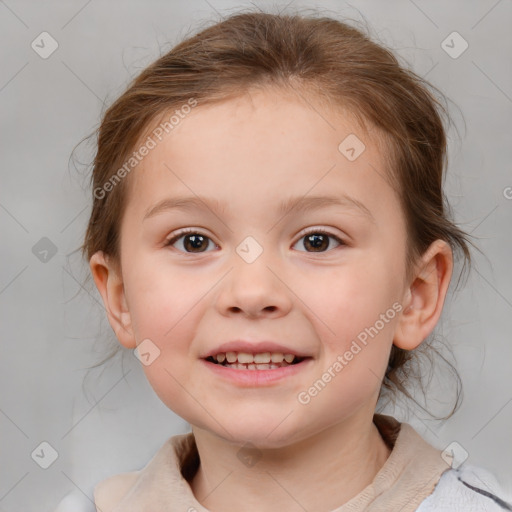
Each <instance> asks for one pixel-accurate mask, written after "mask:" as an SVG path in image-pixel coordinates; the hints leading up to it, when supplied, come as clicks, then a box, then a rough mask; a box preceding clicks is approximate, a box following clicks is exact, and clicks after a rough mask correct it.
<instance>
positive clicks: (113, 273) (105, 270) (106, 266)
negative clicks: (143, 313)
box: [89, 251, 136, 348]
mask: <svg viewBox="0 0 512 512" xmlns="http://www.w3.org/2000/svg"><path fill="white" fill-rule="evenodd" d="M89 266H90V269H91V273H92V276H93V278H94V282H95V284H96V287H97V288H98V291H99V292H100V295H101V298H102V299H103V304H104V306H105V310H106V313H107V317H108V321H109V323H110V326H111V327H112V329H113V330H114V332H115V334H116V337H117V339H118V340H119V343H121V345H123V346H125V347H126V348H135V347H136V342H135V336H134V334H133V329H132V323H131V315H130V312H129V310H128V306H127V303H126V297H125V293H124V283H123V280H122V276H121V275H119V274H120V273H119V272H118V271H117V270H116V269H115V268H114V266H113V265H112V264H111V263H110V262H109V258H108V256H107V255H105V254H104V253H103V251H98V252H96V253H95V254H93V255H92V257H91V259H90V261H89Z"/></svg>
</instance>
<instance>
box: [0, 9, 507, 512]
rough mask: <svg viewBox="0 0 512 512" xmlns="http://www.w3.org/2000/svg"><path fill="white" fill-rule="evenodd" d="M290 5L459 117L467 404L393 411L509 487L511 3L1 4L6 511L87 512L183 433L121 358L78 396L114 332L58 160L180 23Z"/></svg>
mask: <svg viewBox="0 0 512 512" xmlns="http://www.w3.org/2000/svg"><path fill="white" fill-rule="evenodd" d="M287 4H290V5H289V8H288V10H293V9H294V8H300V7H306V8H308V7H310V8H315V7H320V8H322V9H326V14H327V15H329V14H337V15H338V16H339V17H343V16H348V17H350V18H355V19H361V15H360V13H361V14H362V15H363V16H364V17H365V18H366V19H367V20H368V22H369V23H370V25H371V26H372V27H373V31H374V33H375V34H376V35H378V37H379V38H380V40H381V41H382V42H384V43H386V44H388V45H390V46H391V47H393V48H394V49H395V50H396V52H397V53H398V54H399V55H401V56H403V57H404V58H405V59H407V60H408V61H409V62H410V63H411V65H412V67H413V69H414V70H415V71H416V72H418V73H419V74H420V75H422V76H426V77H427V78H428V79H429V80H430V81H431V82H432V83H433V84H434V85H436V86H438V87H439V88H440V89H441V90H442V91H443V92H444V93H445V94H446V95H447V96H448V97H449V98H450V99H451V100H452V101H453V102H454V104H455V105H457V106H458V107H459V108H460V111H459V110H458V109H457V108H453V109H452V115H453V116H454V118H455V120H456V123H457V126H458V127H459V131H460V138H459V137H458V135H457V133H456V132H455V131H454V130H453V129H452V130H450V167H449V176H448V179H447V193H448V197H449V199H450V201H451V204H452V205H453V208H454V212H455V219H456V221H457V222H458V223H460V225H461V226H462V227H463V228H464V229H466V230H467V231H468V232H471V233H472V234H473V235H474V236H477V237H478V238H479V246H480V248H481V249H482V250H483V251H484V253H485V257H483V256H481V255H479V254H478V253H476V252H474V257H475V268H474V271H473V272H472V274H471V277H470V278H469V280H468V281H467V284H466V286H465V287H464V288H462V289H461V291H459V292H457V293H456V294H455V295H453V296H451V297H450V299H449V300H448V303H447V305H446V309H445V311H444V313H443V319H442V322H441V324H440V325H439V329H438V333H439V334H440V335H442V336H443V337H444V339H446V340H447V342H448V343H449V345H450V346H451V347H452V348H453V350H454V353H455V356H456V360H457V367H458V369H459V371H460V373H461V375H462V378H463V382H464V389H465V394H464V402H463V405H462V407H461V409H460V410H459V411H458V412H457V413H456V415H455V416H454V417H452V418H451V419H449V420H447V421H432V420H431V419H429V418H428V416H427V415H426V414H424V413H422V412H421V411H418V410H417V411H413V412H412V413H410V414H409V415H408V416H407V417H404V416H401V415H400V414H401V413H400V412H399V411H397V412H396V414H397V415H398V416H399V417H400V419H403V418H405V419H406V420H407V421H408V422H409V423H411V424H412V425H413V426H414V427H415V428H416V429H417V430H418V431H419V432H420V433H421V434H422V435H423V436H424V437H425V438H426V439H427V440H428V441H430V442H431V443H432V444H434V445H435V446H437V447H438V448H441V449H443V448H444V447H446V446H447V445H448V444H449V443H451V442H452V441H457V442H458V443H459V444H460V445H461V446H462V447H463V448H464V449H465V450H466V451H467V452H468V454H469V458H468V461H467V463H471V464H476V465H480V466H483V467H486V468H487V469H489V470H490V471H492V472H493V473H494V474H495V475H496V476H497V477H498V479H499V480H500V481H501V482H502V484H503V485H504V486H505V487H507V488H508V490H509V491H510V490H511V489H512V486H511V484H510V482H511V481H512V465H511V462H510V461H511V460H512V428H511V427H512V403H511V402H512V386H511V384H512V376H511V372H510V363H511V360H512V357H511V356H512V343H511V335H510V332H511V328H512V322H511V318H512V274H511V272H510V268H509V265H510V254H511V249H512V237H511V230H510V226H511V224H512V199H510V198H511V197H512V189H508V188H507V187H511V186H512V173H511V164H510V162H511V161H512V150H511V137H510V136H511V129H510V121H511V120H512V116H511V114H512V80H511V78H512V59H511V58H510V55H512V37H511V35H510V26H511V22H512V3H511V2H510V1H507V0H500V1H496V0H488V1H487V0H485V1H484V0H482V1H467V0H464V1H463V0H459V1H453V0H452V1H446V0H439V1H428V2H427V1H425V0H423V1H420V0H415V1H414V2H413V1H412V0H411V1H405V0H404V1H387V2H382V1H381V0H371V1H370V0H366V1H359V2H353V3H352V4H349V3H347V2H342V1H337V2H335V1H324V2H313V1H309V2H301V1H299V0H295V1H292V2H272V3H271V2H252V3H249V2H232V1H222V0H209V1H206V0H194V1H188V2H178V1H150V2H135V1H131V2H127V1H125V2H121V1H109V2H106V1H101V0H92V1H84V0H76V1H65V2H64V1H61V2H58V1H45V2H36V1H30V2H29V1H15V0H5V1H0V34H1V35H0V39H1V42H2V44H1V47H0V48H1V49H0V52H1V59H2V60H1V62H2V71H1V75H0V76H1V78H0V109H1V121H2V122H1V138H0V141H1V148H2V151H1V158H2V162H1V171H0V172H1V180H2V181H1V184H2V186H1V188H0V226H1V233H2V240H3V244H2V247H1V256H2V260H1V261H2V265H1V268H0V308H1V326H2V329H1V334H2V345H1V347H2V357H1V359H0V365H1V371H0V383H1V389H2V393H1V396H0V432H1V436H0V454H1V457H2V459H1V463H0V512H18V511H24V512H26V511H30V510H37V511H39V512H41V511H50V510H55V508H56V507H57V504H58V503H59V502H60V500H62V499H63V497H64V496H66V495H68V494H69V493H74V494H75V495H76V496H78V497H81V498H82V500H83V501H84V503H89V504H90V502H89V501H88V500H87V499H86V498H85V497H86V496H89V497H90V496H92V494H91V493H92V488H93V486H94V484H95V483H97V482H98V481H99V480H101V479H103V478H105V477H107V476H109V475H111V474H114V473H118V472H122V471H129V470H135V469H140V468H141V467H142V466H143V465H144V464H146V463H147V462H148V461H149V459H150V458H151V456H152V455H153V453H154V452H155V451H156V450H157V449H158V448H159V447H160V446H161V444H162V443H163V442H164V441H165V440H166V439H167V438H168V437H169V436H170V435H173V434H176V433H183V432H186V431H188V425H187V424H186V423H185V422H184V421H183V420H181V419H180V418H178V417H177V416H176V415H174V414H173V413H172V412H171V411H169V410H168V409H167V408H166V407H165V406H164V405H163V404H162V403H161V402H160V400H159V399H158V398H157V397H156V395H155V394H154V392H153V391H152V389H151V388H150V386H149V384H148V383H147V382H146V379H145V377H144V374H143V372H142V369H141V368H140V366H139V364H140V363H139V362H138V361H137V360H136V359H135V357H133V355H132V354H131V352H129V353H128V352H125V354H124V356H123V357H122V358H118V359H115V360H114V361H112V362H111V364H109V365H107V366H105V367H104V369H103V370H101V369H99V370H96V371H94V372H93V373H91V374H89V378H88V379H87V381H86V384H85V385H84V386H82V384H83V380H84V377H85V375H86V370H85V367H86V366H88V365H91V364H93V363H95V362H97V361H99V360H100V359H101V357H102V356H103V355H104V354H105V353H106V352H108V347H109V345H108V338H109V337H111V335H112V334H111V330H110V327H109V326H108V324H107V322H106V320H105V318H104V316H105V315H104V311H103V308H102V306H101V304H100V302H99V300H100V298H99V294H98V293H97V292H96V291H95V290H94V289H92V288H91V286H90V285H89V286H86V288H85V289H82V288H81V283H82V282H83V280H84V278H85V276H86V273H87V272H88V268H87V267H86V266H84V265H83V264H81V262H80V257H79V255H78V254H76V253H75V254H73V251H74V250H75V249H76V248H77V247H78V246H79V245H80V243H81V241H82V236H83V233H84V230H85V226H86V222H87V218H88V213H89V211H90V204H89V193H88V191H87V189H86V183H87V182H86V170H87V169H86V168H84V167H83V166H80V165H78V164H76V165H77V166H78V170H76V169H75V166H74V165H69V163H68V160H69V158H70V155H71V151H72V150H73V147H74V146H75V145H76V144H77V143H78V142H79V141H80V140H81V139H82V138H83V137H84V136H86V135H88V134H89V133H90V132H91V131H92V130H93V129H94V128H96V126H97V124H98V122H99V120H100V116H101V113H102V112H103V111H104V109H105V106H104V105H108V104H110V103H111V102H112V101H113V99H115V97H116V96H117V95H118V94H119V93H121V92H122V90H123V89H124V87H125V85H126V84H127V82H128V81H129V79H130V78H131V77H133V76H135V75H136V74H137V73H138V72H139V71H141V70H142V69H143V68H144V67H145V66H146V65H148V64H149V63H150V62H151V61H153V60H154V59H155V58H156V57H157V56H158V55H159V54H160V52H164V51H166V50H168V49H170V47H171V46H173V45H174V44H176V43H177V42H178V41H179V40H180V39H181V38H182V37H183V36H185V35H186V34H187V33H188V32H189V30H190V29H195V28H199V26H200V25H201V24H203V23H205V22H207V21H209V20H212V21H213V20H217V19H218V17H219V14H222V15H225V14H229V13H230V12H232V11H233V10H236V8H238V7H250V6H251V5H253V6H257V7H259V8H261V9H265V8H272V7H274V8H284V7H285V6H286V5H287ZM329 10H331V12H330V11H329ZM43 31H47V32H49V33H50V34H51V36H52V37H53V38H54V39H55V40H56V41H57V42H58V45H59V46H58V49H57V50H56V51H55V52H54V53H53V54H52V55H51V56H50V57H49V58H47V59H43V58H41V57H40V56H39V55H38V54H37V53H36V52H35V51H34V50H33V49H32V48H31V43H32V41H33V40H35V39H36V38H37V36H39V34H40V33H41V32H43ZM453 31H457V32H458V33H459V34H460V35H461V36H462V37H463V38H464V39H465V40H466V41H467V42H468V44H469V47H468V49H467V50H466V51H465V52H464V53H463V54H462V55H460V56H459V57H458V58H452V57H451V56H450V55H448V54H447V53H446V52H445V51H444V49H443V48H442V47H441V43H442V41H443V40H445V39H446V37H447V36H448V35H449V34H451V33H452V32H453ZM456 44H459V43H456ZM456 48H457V46H456ZM461 112H462V115H461ZM464 121H465V123H466V124H465V125H464ZM83 146H84V145H82V150H81V151H80V152H79V157H80V159H81V160H82V161H83V162H87V161H88V160H89V161H90V158H91V155H92V153H91V149H92V148H91V146H87V145H85V148H84V147H83ZM78 171H80V172H78ZM507 191H508V192H510V193H507ZM507 196H508V198H507ZM44 237H46V238H48V239H49V240H51V243H52V244H53V245H54V246H55V250H56V253H55V254H54V255H53V254H52V252H51V250H50V252H48V254H46V256H45V254H44V253H43V252H41V251H42V250H44V249H45V248H46V249H47V248H48V241H46V240H44V241H42V242H41V241H40V240H41V239H42V238H44ZM37 244H39V245H37ZM45 244H46V245H45ZM34 246H35V249H34ZM38 251H39V252H38ZM45 257H46V260H47V261H41V258H43V260H44V258H45ZM90 284H93V283H92V281H91V283H90ZM43 441H46V442H48V443H50V445H51V446H52V447H53V448H54V449H55V450H56V452H57V453H58V458H57V459H56V461H55V462H54V463H53V464H52V465H51V466H50V467H49V468H48V469H42V468H41V467H40V466H39V465H38V464H36V462H35V461H34V460H33V458H31V453H32V452H33V451H34V450H35V449H36V448H38V446H39V445H40V443H41V442H43ZM40 450H41V449H40V448H39V450H38V451H37V450H36V453H40V454H41V451H40ZM43 452H44V457H48V456H49V453H50V452H49V450H48V449H46V451H45V450H43ZM44 457H43V456H42V455H41V456H40V457H39V459H38V460H40V461H41V460H42V459H43V458H44ZM35 458H36V459H37V457H35ZM67 503H68V505H69V506H68V507H64V506H63V505H62V506H61V510H63V509H66V510H79V509H80V510H83V509H84V510H85V508H80V507H78V505H77V508H72V507H71V505H70V503H71V498H69V499H68V501H67Z"/></svg>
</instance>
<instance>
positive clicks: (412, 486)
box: [94, 414, 450, 512]
mask: <svg viewBox="0 0 512 512" xmlns="http://www.w3.org/2000/svg"><path fill="white" fill-rule="evenodd" d="M373 422H374V423H375V425H376V426H377V428H378V430H379V432H380V434H381V436H382V438H383V439H384V441H385V442H386V444H387V445H388V447H389V448H390V449H391V453H390V455H389V457H388V459H387V460H386V462H385V463H384V465H383V466H382V468H381V469H380V470H379V472H378V473H377V474H376V475H375V478H374V479H373V481H372V483H371V484H369V485H368V486H367V487H365V488H364V489H363V490H362V491H361V492H360V493H359V494H357V495H356V496H354V498H352V499H351V500H350V501H349V502H347V503H345V504H344V505H342V506H341V507H339V508H336V509H335V510H333V511H332V512H363V511H364V512H384V511H389V510H400V512H413V511H416V509H417V508H418V506H419V504H420V503H421V502H422V501H423V500H424V499H425V498H426V497H427V496H429V495H430V494H431V493H432V492H433V490H434V487H435V486H436V484H437V482H438V481H439V478H440V477H441V474H442V473H443V472H444V471H446V470H447V469H449V467H450V466H449V465H448V464H447V463H446V462H445V461H444V460H443V459H442V457H441V451H440V450H438V449H436V448H434V447H433V446H431V445H430V444H428V443H427V442H426V441H424V440H423V438H422V437H421V436H420V435H419V434H418V433H417V432H416V431H415V430H414V429H413V428H412V427H411V426H410V425H409V424H407V423H399V422H398V421H397V420H396V419H394V418H393V417H391V416H386V415H382V414H375V415H374V417H373ZM198 467H199V454H198V452H197V446H196V442H195V438H194V435H193V433H188V434H181V435H175V436H172V437H170V438H169V439H168V440H167V441H166V442H165V443H164V445H163V446H162V447H161V448H160V449H159V450H158V452H157V453H156V454H155V455H154V457H153V458H152V459H151V460H150V461H149V462H148V463H147V465H146V466H145V467H144V468H143V469H141V470H140V471H135V472H131V473H122V474H120V475H115V476H113V477H110V478H108V479H106V480H103V481H102V482H100V483H99V484H98V485H97V486H96V487H95V490H94V499H95V504H96V506H97V507H98V510H101V511H102V512H141V511H142V510H150V509H151V510H158V511H159V512H174V511H177V510H180V511H194V512H209V511H208V509H206V508H204V507H203V506H202V505H201V504H200V503H199V501H197V499H196V498H195V496H194V494H193V493H192V489H191V487H190V484H189V483H188V481H187V480H191V479H192V477H193V475H194V474H195V472H196V471H197V468H198Z"/></svg>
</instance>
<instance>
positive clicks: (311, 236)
mask: <svg viewBox="0 0 512 512" xmlns="http://www.w3.org/2000/svg"><path fill="white" fill-rule="evenodd" d="M330 238H333V239H334V240H335V241H336V243H337V244H338V246H340V245H346V244H345V243H344V242H343V240H341V239H340V238H339V237H337V236H336V235H333V234H332V233H329V232H328V231H325V230H323V229H313V230H311V231H308V232H307V233H305V234H304V235H302V237H301V238H300V239H299V240H298V241H297V243H299V241H300V240H304V247H306V246H309V247H311V248H312V250H311V251H308V250H307V249H306V251H304V252H326V250H327V248H328V247H329V246H330V245H331V243H330V240H329V239H330Z"/></svg>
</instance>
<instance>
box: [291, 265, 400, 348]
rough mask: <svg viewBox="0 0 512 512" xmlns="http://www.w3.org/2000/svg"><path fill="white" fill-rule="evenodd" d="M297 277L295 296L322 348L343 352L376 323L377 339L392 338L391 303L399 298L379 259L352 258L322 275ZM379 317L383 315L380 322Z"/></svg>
mask: <svg viewBox="0 0 512 512" xmlns="http://www.w3.org/2000/svg"><path fill="white" fill-rule="evenodd" d="M301 275H302V276H303V277H302V278H301V280H300V281H298V282H297V290H301V291H298V293H297V294H298V295H299V297H301V298H302V297H304V299H303V300H304V302H305V304H306V305H307V306H308V307H307V308H305V312H307V314H308V315H309V318H310V321H311V323H312V324H313V325H315V327H316V330H317V332H318V334H319V336H320V338H321V339H322V341H323V345H324V346H325V348H326V349H329V350H330V351H331V352H336V353H343V352H344V351H345V350H348V347H349V346H350V344H351V342H352V340H354V339H357V337H358V336H360V338H361V339H362V340H363V341H364V338H365V333H366V332H367V330H368V329H371V328H372V327H373V326H375V324H376V323H377V329H378V331H379V338H381V339H382V338H390V337H391V338H392V329H393V325H394V321H393V319H394V318H395V316H396V311H395V310H394V309H393V304H394V303H395V302H396V301H397V299H398V298H399V288H398V286H397V284H396V277H394V276H396V274H395V273H394V272H393V271H391V272H390V270H389V266H388V265H387V264H386V262H385V261H384V260H383V259H382V258H380V259H379V258H369V257H364V258H363V257H361V258H354V259H353V260H351V263H350V264H347V265H344V266H342V267H340V268H338V269H333V268H330V269H328V270H326V272H325V273H324V274H323V275H319V274H318V272H315V276H314V278H313V276H311V275H307V274H306V273H301ZM312 283H314V284H313V285H312ZM381 315H385V319H384V322H383V321H382V320H380V319H381ZM372 332H373V333H374V332H375V331H374V330H373V329H372Z"/></svg>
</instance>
